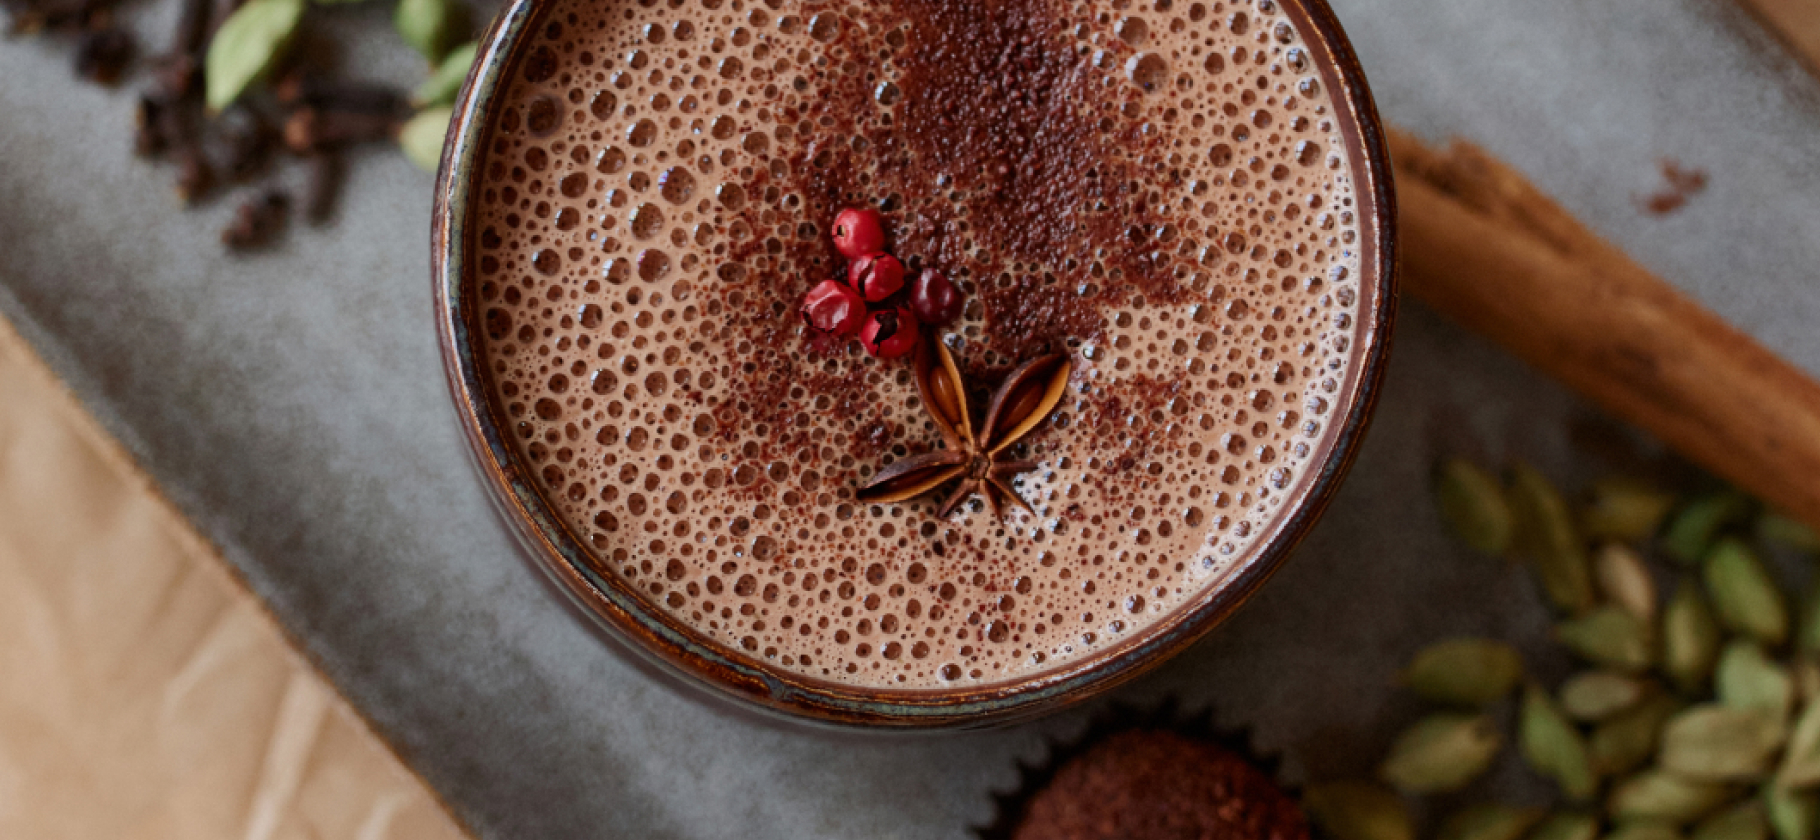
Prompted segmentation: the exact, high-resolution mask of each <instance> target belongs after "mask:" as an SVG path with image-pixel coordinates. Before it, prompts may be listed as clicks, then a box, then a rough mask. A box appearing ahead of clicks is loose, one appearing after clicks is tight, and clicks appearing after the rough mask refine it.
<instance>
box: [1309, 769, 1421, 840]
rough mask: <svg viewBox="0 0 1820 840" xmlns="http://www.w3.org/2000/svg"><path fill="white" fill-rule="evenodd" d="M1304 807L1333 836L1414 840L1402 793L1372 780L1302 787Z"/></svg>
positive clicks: (1357, 839) (1350, 839) (1337, 838)
mask: <svg viewBox="0 0 1820 840" xmlns="http://www.w3.org/2000/svg"><path fill="white" fill-rule="evenodd" d="M1302 807H1303V808H1304V809H1306V810H1307V811H1308V816H1309V818H1310V819H1311V820H1313V821H1314V823H1315V824H1316V825H1318V826H1320V827H1321V828H1323V829H1326V831H1327V833H1328V834H1329V835H1330V836H1332V838H1333V840H1415V829H1414V827H1413V826H1412V825H1411V823H1410V820H1409V809H1408V807H1407V806H1406V805H1405V804H1404V803H1403V797H1401V796H1398V795H1397V792H1396V791H1394V790H1391V789H1389V788H1387V787H1384V786H1383V785H1379V784H1375V783H1373V782H1364V781H1339V782H1323V783H1321V784H1317V785H1311V786H1309V787H1308V788H1307V789H1306V790H1304V791H1302Z"/></svg>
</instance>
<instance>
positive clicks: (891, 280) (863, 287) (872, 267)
mask: <svg viewBox="0 0 1820 840" xmlns="http://www.w3.org/2000/svg"><path fill="white" fill-rule="evenodd" d="M847 285H849V286H852V287H853V290H854V291H856V292H859V293H860V296H861V297H863V298H865V299H866V301H867V302H869V303H878V302H880V301H883V300H884V299H886V298H888V297H890V296H892V295H895V294H897V293H898V291H899V290H901V289H903V288H904V264H903V263H901V262H898V260H897V258H896V257H894V256H891V255H890V254H866V255H865V256H862V257H860V258H859V259H856V260H854V261H853V262H851V263H848V265H847Z"/></svg>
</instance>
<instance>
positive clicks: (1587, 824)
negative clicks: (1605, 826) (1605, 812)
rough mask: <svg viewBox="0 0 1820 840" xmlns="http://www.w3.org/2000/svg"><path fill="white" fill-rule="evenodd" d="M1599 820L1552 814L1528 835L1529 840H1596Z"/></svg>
mask: <svg viewBox="0 0 1820 840" xmlns="http://www.w3.org/2000/svg"><path fill="white" fill-rule="evenodd" d="M1598 836H1599V818H1598V817H1595V816H1592V815H1591V814H1580V813H1574V812H1567V813H1561V814H1554V815H1552V816H1550V817H1549V818H1548V819H1545V820H1543V821H1542V824H1541V825H1538V826H1536V830H1535V831H1532V832H1530V833H1529V840H1597V838H1598Z"/></svg>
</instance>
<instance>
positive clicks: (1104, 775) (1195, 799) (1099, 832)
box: [1011, 729, 1309, 840]
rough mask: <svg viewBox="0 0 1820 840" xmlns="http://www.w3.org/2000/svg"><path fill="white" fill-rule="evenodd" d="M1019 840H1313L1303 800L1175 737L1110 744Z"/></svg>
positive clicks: (1051, 791) (1081, 761) (1068, 772)
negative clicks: (1299, 801) (1299, 803)
mask: <svg viewBox="0 0 1820 840" xmlns="http://www.w3.org/2000/svg"><path fill="white" fill-rule="evenodd" d="M1011 836H1012V837H1013V838H1015V840H1205V838H1219V840H1308V836H1309V833H1308V824H1307V821H1306V820H1305V819H1304V818H1303V815H1302V811H1301V808H1300V807H1299V806H1297V805H1296V803H1295V800H1293V799H1291V798H1290V797H1289V795H1288V794H1286V793H1284V792H1283V790H1282V789H1281V788H1279V787H1278V786H1277V785H1276V783H1275V782H1273V781H1271V780H1270V778H1269V777H1268V776H1265V775H1264V774H1263V773H1262V772H1260V771H1259V770H1258V769H1257V768H1255V767H1253V766H1251V764H1250V763H1248V762H1246V761H1245V760H1244V759H1243V758H1241V757H1239V756H1238V755H1236V754H1234V753H1232V752H1230V751H1228V750H1225V749H1222V748H1221V747H1218V746H1215V745H1214V744H1211V743H1207V742H1205V741H1201V740H1197V739H1191V738H1188V737H1185V736H1183V735H1180V734H1177V733H1175V732H1170V731H1168V730H1143V729H1138V730H1128V731H1125V732H1120V733H1118V734H1115V735H1112V736H1109V737H1107V738H1106V739H1105V740H1104V741H1102V742H1101V743H1099V744H1097V745H1095V746H1094V747H1092V748H1091V749H1089V750H1088V751H1087V752H1085V753H1083V754H1081V755H1080V756H1078V757H1076V758H1074V759H1073V760H1071V761H1069V762H1068V763H1067V764H1065V765H1063V766H1062V767H1061V768H1060V769H1058V770H1057V771H1056V774H1055V777H1054V778H1053V779H1052V780H1051V781H1050V782H1049V784H1048V785H1047V786H1046V787H1044V788H1043V789H1042V790H1040V791H1037V792H1036V793H1035V794H1034V795H1033V796H1032V797H1031V798H1030V801H1029V803H1028V804H1027V805H1026V806H1025V809H1024V814H1023V819H1022V820H1020V821H1019V822H1018V824H1017V827H1016V830H1015V831H1014V832H1013V833H1012V835H1011Z"/></svg>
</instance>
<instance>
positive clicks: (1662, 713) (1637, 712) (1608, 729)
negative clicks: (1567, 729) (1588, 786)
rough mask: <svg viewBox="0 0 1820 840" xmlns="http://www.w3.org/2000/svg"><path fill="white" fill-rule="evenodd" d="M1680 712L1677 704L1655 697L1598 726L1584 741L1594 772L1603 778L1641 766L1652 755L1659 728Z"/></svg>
mask: <svg viewBox="0 0 1820 840" xmlns="http://www.w3.org/2000/svg"><path fill="white" fill-rule="evenodd" d="M1680 710H1681V703H1680V701H1678V700H1676V699H1675V698H1673V697H1671V696H1668V695H1666V694H1658V695H1656V696H1655V697H1652V698H1650V699H1648V700H1645V701H1643V703H1642V704H1641V705H1639V706H1637V707H1636V708H1635V709H1631V710H1630V711H1627V712H1624V713H1622V714H1620V715H1618V716H1616V717H1614V718H1612V719H1610V720H1608V721H1605V722H1604V723H1601V724H1599V726H1598V727H1597V728H1595V729H1594V730H1593V733H1592V737H1591V738H1590V739H1588V741H1587V749H1588V750H1589V751H1591V753H1592V757H1593V767H1594V769H1596V770H1597V771H1598V772H1599V774H1600V775H1603V776H1619V775H1623V774H1625V773H1629V772H1630V771H1632V770H1635V769H1637V768H1638V767H1641V766H1642V765H1643V762H1645V761H1648V760H1649V757H1650V756H1652V755H1654V754H1655V752H1656V744H1657V742H1658V740H1659V738H1660V737H1661V734H1662V725H1663V724H1664V723H1667V722H1668V719H1669V718H1671V717H1673V716H1674V714H1675V713H1676V712H1678V711H1680Z"/></svg>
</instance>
